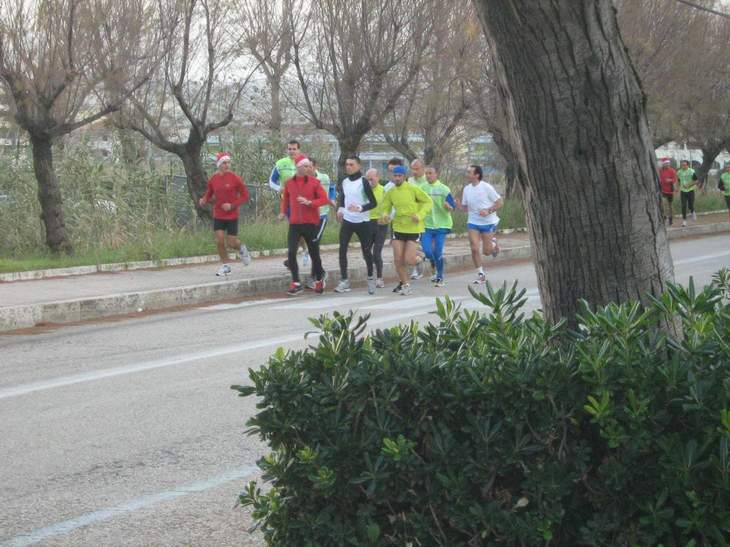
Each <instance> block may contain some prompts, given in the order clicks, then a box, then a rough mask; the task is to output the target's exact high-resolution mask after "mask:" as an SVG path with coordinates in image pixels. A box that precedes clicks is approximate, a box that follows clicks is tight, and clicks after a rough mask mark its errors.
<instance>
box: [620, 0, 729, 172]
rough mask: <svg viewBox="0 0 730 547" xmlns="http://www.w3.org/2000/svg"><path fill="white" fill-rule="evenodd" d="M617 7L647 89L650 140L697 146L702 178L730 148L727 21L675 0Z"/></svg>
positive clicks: (627, 0)
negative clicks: (700, 152) (718, 157)
mask: <svg viewBox="0 0 730 547" xmlns="http://www.w3.org/2000/svg"><path fill="white" fill-rule="evenodd" d="M700 3H704V4H705V5H706V6H708V7H711V6H712V4H713V2H712V1H710V0H704V2H700ZM617 8H618V15H619V25H620V27H621V32H622V35H623V36H624V38H625V40H626V45H627V47H628V48H629V51H630V53H631V56H632V59H633V60H634V63H635V65H636V68H637V70H638V72H639V75H640V76H641V79H642V83H643V85H644V88H645V89H646V92H647V96H648V106H649V108H648V111H649V121H650V125H651V127H652V130H653V133H654V142H655V144H656V145H657V146H659V145H662V144H665V143H666V142H669V141H672V140H677V141H684V142H687V143H688V144H689V145H690V146H692V147H697V148H700V149H701V150H702V152H703V162H702V165H701V166H700V168H699V169H698V177H699V178H700V180H701V181H703V182H704V180H705V178H706V176H707V172H708V171H709V169H710V168H711V166H712V164H713V162H714V161H715V158H716V157H717V155H718V154H719V153H720V152H721V151H722V150H723V149H725V148H727V147H728V146H730V84H729V83H728V82H730V21H729V20H728V19H725V18H722V17H718V16H716V15H715V14H712V13H708V12H706V11H702V10H698V9H693V8H691V7H689V6H687V5H685V4H682V3H679V2H676V1H674V0H657V1H655V2H634V1H631V0H621V1H619V2H618V3H617Z"/></svg>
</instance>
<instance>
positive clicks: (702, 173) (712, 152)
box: [697, 143, 725, 188]
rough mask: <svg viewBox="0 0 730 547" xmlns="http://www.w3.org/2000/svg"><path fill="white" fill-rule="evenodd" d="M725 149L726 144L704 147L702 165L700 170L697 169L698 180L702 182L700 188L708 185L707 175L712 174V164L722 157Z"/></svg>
mask: <svg viewBox="0 0 730 547" xmlns="http://www.w3.org/2000/svg"><path fill="white" fill-rule="evenodd" d="M723 148H725V146H724V143H723V144H722V145H720V146H703V147H702V163H701V164H700V167H699V169H697V178H698V179H699V182H700V188H702V187H704V186H705V184H706V183H707V175H708V174H709V173H710V169H712V164H713V163H715V160H716V159H717V156H719V155H720V152H722V150H723Z"/></svg>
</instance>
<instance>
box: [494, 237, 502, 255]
mask: <svg viewBox="0 0 730 547" xmlns="http://www.w3.org/2000/svg"><path fill="white" fill-rule="evenodd" d="M500 250H501V249H500V248H499V243H497V238H496V237H493V238H492V258H496V257H497V255H498V254H499V251H500Z"/></svg>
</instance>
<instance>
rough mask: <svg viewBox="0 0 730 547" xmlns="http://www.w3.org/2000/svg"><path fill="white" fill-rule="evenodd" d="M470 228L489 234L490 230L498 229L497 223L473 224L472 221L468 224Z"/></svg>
mask: <svg viewBox="0 0 730 547" xmlns="http://www.w3.org/2000/svg"><path fill="white" fill-rule="evenodd" d="M466 227H467V228H468V229H469V230H475V231H477V232H479V233H480V234H488V233H490V232H496V231H497V225H496V224H472V223H471V222H470V223H469V224H467V225H466Z"/></svg>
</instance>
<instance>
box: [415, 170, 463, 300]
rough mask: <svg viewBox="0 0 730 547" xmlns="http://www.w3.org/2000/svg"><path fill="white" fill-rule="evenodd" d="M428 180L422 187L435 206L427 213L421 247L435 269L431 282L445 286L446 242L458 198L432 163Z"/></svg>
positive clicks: (427, 175)
mask: <svg viewBox="0 0 730 547" xmlns="http://www.w3.org/2000/svg"><path fill="white" fill-rule="evenodd" d="M426 180H427V181H428V182H427V183H426V185H425V186H422V187H421V188H422V189H423V191H424V192H426V194H427V195H428V197H430V198H431V201H433V207H432V208H431V211H430V212H429V213H428V215H426V221H425V226H426V230H425V231H424V233H423V236H422V237H421V247H423V252H424V254H425V255H426V258H427V259H428V260H429V262H431V268H432V269H433V277H431V283H435V286H436V287H443V286H444V243H446V236H447V235H448V234H449V232H451V228H452V227H453V225H454V221H453V219H452V218H451V211H453V210H454V209H456V200H455V199H454V196H452V195H451V190H450V189H449V187H448V186H446V185H445V184H444V183H442V182H441V181H440V180H438V171H436V168H435V167H433V166H430V165H429V166H428V167H426Z"/></svg>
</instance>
